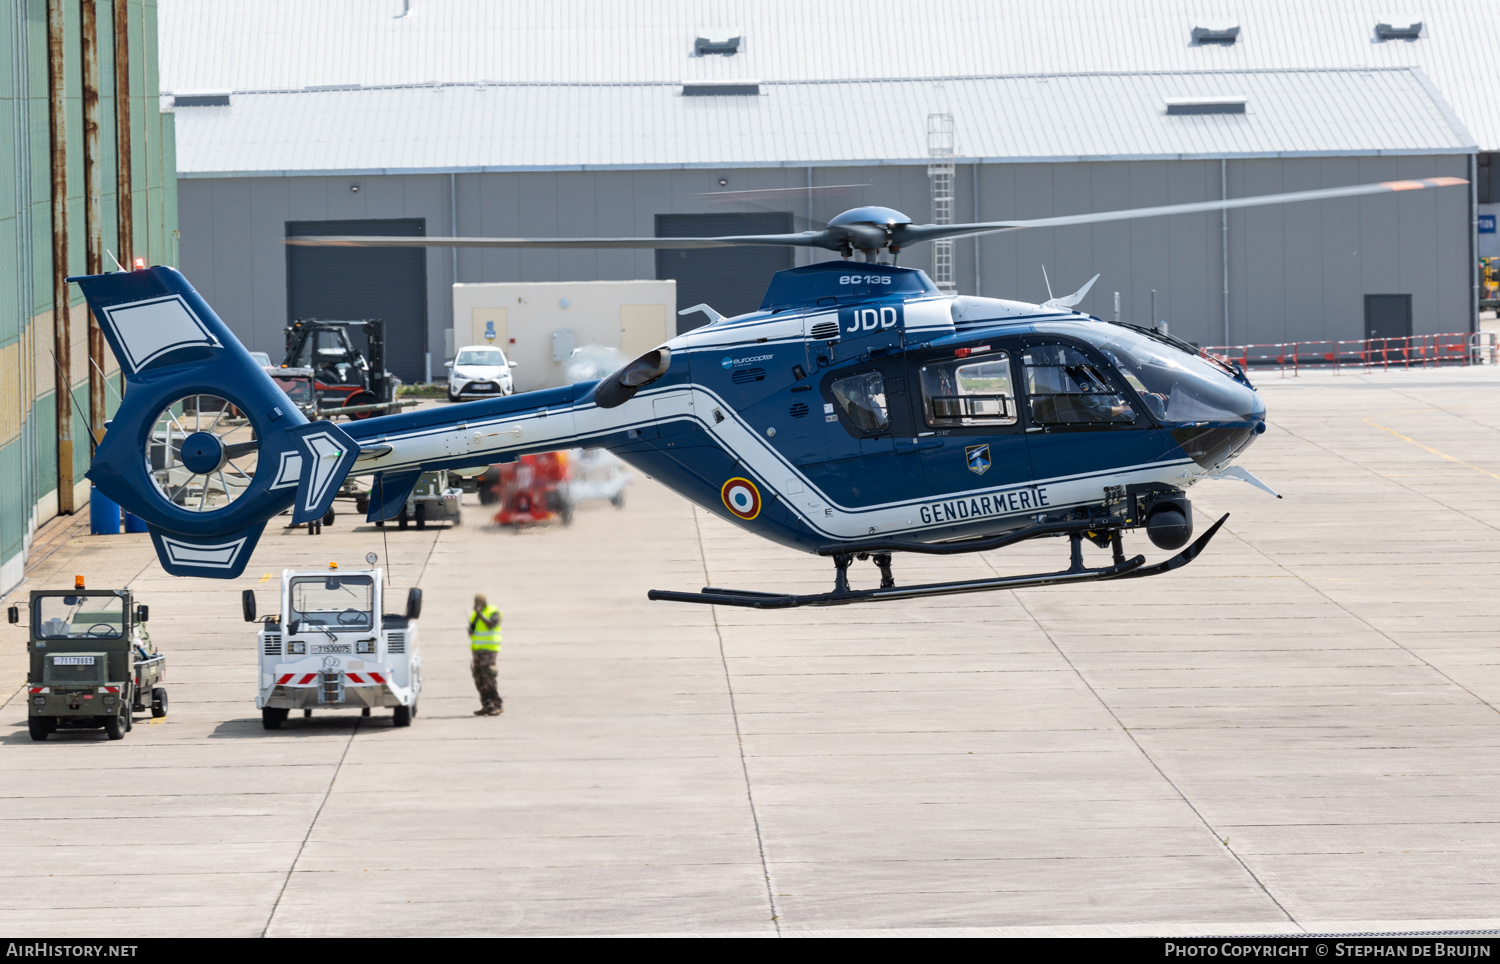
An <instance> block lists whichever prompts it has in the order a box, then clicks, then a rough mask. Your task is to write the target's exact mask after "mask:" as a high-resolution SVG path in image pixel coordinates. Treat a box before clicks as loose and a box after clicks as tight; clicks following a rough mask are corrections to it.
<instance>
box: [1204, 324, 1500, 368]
mask: <svg viewBox="0 0 1500 964" xmlns="http://www.w3.org/2000/svg"><path fill="white" fill-rule="evenodd" d="M1202 351H1203V352H1204V353H1205V354H1211V355H1216V356H1218V357H1219V358H1222V359H1224V360H1225V361H1229V362H1233V363H1234V364H1237V365H1239V366H1240V367H1241V368H1246V369H1257V370H1260V371H1265V370H1268V369H1271V370H1276V371H1280V372H1282V373H1283V374H1285V373H1286V372H1288V371H1290V372H1291V373H1292V374H1293V375H1296V374H1297V373H1298V372H1300V371H1301V370H1302V369H1304V368H1313V369H1322V368H1326V369H1332V370H1333V371H1334V372H1335V373H1337V372H1340V371H1343V370H1344V369H1346V368H1355V369H1359V370H1361V371H1366V372H1369V371H1376V370H1380V371H1389V370H1390V369H1392V368H1401V369H1407V368H1435V367H1438V366H1440V365H1494V364H1500V338H1497V336H1496V333H1495V332H1491V331H1479V332H1468V331H1459V332H1444V333H1442V334H1437V335H1412V336H1410V337H1407V338H1358V339H1348V340H1342V341H1333V340H1323V341H1289V342H1279V343H1270V344H1260V345H1210V346H1209V347H1207V348H1204V349H1202Z"/></svg>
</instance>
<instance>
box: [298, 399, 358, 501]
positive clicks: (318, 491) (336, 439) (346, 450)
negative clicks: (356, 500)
mask: <svg viewBox="0 0 1500 964" xmlns="http://www.w3.org/2000/svg"><path fill="white" fill-rule="evenodd" d="M287 436H288V440H289V442H290V443H291V447H292V451H293V452H295V453H296V454H295V455H294V456H291V457H289V460H290V459H300V464H299V465H298V466H297V467H296V469H295V471H296V472H297V501H296V502H294V503H293V504H292V525H301V524H302V523H304V522H316V521H318V520H320V519H322V518H323V516H325V515H327V514H328V509H329V508H330V507H331V506H332V505H333V499H334V497H335V496H337V495H338V494H339V487H340V486H342V485H343V484H344V477H345V476H346V475H348V474H349V470H350V469H351V468H353V467H354V460H355V459H357V458H359V443H358V442H356V441H354V439H352V438H350V437H349V433H347V432H345V431H344V430H343V429H341V428H339V427H338V426H337V425H335V424H333V423H332V422H328V421H323V422H309V423H308V424H306V425H299V426H297V427H296V428H293V429H290V430H288V432H287ZM288 470H289V471H290V467H289V469H288Z"/></svg>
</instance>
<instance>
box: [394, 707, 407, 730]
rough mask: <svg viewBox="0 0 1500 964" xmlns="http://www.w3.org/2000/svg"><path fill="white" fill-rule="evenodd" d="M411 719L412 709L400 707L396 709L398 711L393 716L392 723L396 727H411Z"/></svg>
mask: <svg viewBox="0 0 1500 964" xmlns="http://www.w3.org/2000/svg"><path fill="white" fill-rule="evenodd" d="M411 717H412V712H411V707H409V706H398V707H396V711H395V712H394V713H392V714H391V723H392V724H394V725H395V726H411Z"/></svg>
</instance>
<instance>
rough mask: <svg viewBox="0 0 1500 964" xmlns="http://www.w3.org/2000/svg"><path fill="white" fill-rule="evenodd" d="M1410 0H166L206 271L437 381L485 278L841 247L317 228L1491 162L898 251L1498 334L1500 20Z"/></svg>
mask: <svg viewBox="0 0 1500 964" xmlns="http://www.w3.org/2000/svg"><path fill="white" fill-rule="evenodd" d="M1387 7H1388V5H1387V4H1386V3H1384V2H1376V0H1341V2H1333V0H1296V2H1291V0H1285V2H1283V0H1261V2H1247V3H1241V4H1223V3H1216V2H1184V0H1074V2H1067V3H1046V4H1038V3H1035V2H1014V0H954V2H951V3H944V4H911V3H894V2H892V3H887V2H875V3H870V4H865V5H862V6H860V7H859V8H858V10H857V11H852V10H850V9H848V8H843V7H832V6H820V5H816V4H813V5H809V4H806V3H800V2H797V0H763V2H755V3H748V2H745V3H739V2H727V0H722V2H713V0H702V2H689V0H646V2H643V3H636V4H625V5H620V4H601V3H589V2H582V0H558V2H555V3H551V4H546V5H533V6H522V5H510V4H493V3H484V2H481V0H389V2H386V3H384V4H382V3H368V2H359V0H332V2H325V3H316V4H309V3H301V2H291V0H268V2H265V3H260V4H255V5H239V4H210V3H199V2H191V0H171V2H166V0H163V8H162V11H163V12H162V28H161V29H162V46H163V55H162V88H163V91H164V94H167V95H170V97H171V107H172V109H173V110H174V111H175V114H176V123H177V145H178V146H177V163H178V172H179V186H178V191H179V198H180V213H179V218H180V227H181V232H182V244H181V261H182V267H183V270H184V271H185V272H186V273H187V275H188V276H189V277H190V278H191V279H192V281H193V282H194V284H196V285H197V286H198V287H199V288H200V290H202V291H203V293H204V294H205V295H206V296H207V297H208V298H209V300H210V301H211V302H212V303H214V304H215V305H216V306H218V308H219V310H220V311H221V313H222V314H223V315H224V316H225V317H226V319H227V320H228V321H229V323H230V324H231V325H232V326H234V327H235V329H236V330H237V331H239V332H240V333H241V334H242V335H243V336H244V337H245V339H246V341H247V342H248V343H249V344H250V345H251V347H253V348H257V349H262V350H267V351H271V352H273V353H274V352H275V351H277V350H279V347H280V344H281V329H282V326H283V325H284V324H285V323H286V321H287V320H288V318H290V317H307V316H322V317H355V316H381V317H385V318H386V319H387V322H388V325H389V326H390V327H391V330H392V342H393V344H392V354H393V356H394V357H395V358H396V359H397V361H396V364H395V366H394V367H396V368H397V371H398V374H400V375H401V376H402V377H403V378H406V379H407V380H420V379H422V378H423V377H425V375H426V374H427V372H428V371H430V370H433V369H436V373H437V374H438V375H439V376H440V375H441V368H440V365H441V361H442V359H443V358H444V356H445V353H446V351H447V350H448V349H449V348H450V345H451V335H449V331H448V329H449V326H450V325H451V318H452V305H451V297H452V285H453V283H455V282H462V283H476V282H515V281H592V280H612V279H652V278H674V279H676V281H677V290H678V300H679V303H680V305H682V306H688V305H692V304H695V303H697V302H708V303H710V304H712V305H714V306H715V307H716V308H718V309H719V310H720V311H723V312H726V313H732V312H736V311H744V310H747V309H749V308H752V307H754V306H755V305H757V304H758V303H759V299H760V296H761V294H762V292H763V290H764V286H765V283H766V280H767V276H768V274H769V273H770V272H771V271H773V270H775V269H777V268H782V267H788V266H791V265H793V264H798V263H805V261H806V260H807V259H809V258H823V257H831V256H833V255H832V254H831V253H828V252H808V251H805V250H795V251H793V250H787V249H764V250H755V249H750V250H746V249H732V250H711V251H692V252H653V251H639V252H634V251H565V252H560V251H549V250H537V251H528V252H481V251H475V250H466V251H460V252H457V253H455V252H453V251H450V250H437V249H433V250H422V249H357V250H330V249H318V248H307V247H296V246H288V245H285V244H284V241H285V239H286V238H287V237H289V236H293V235H298V234H354V233H379V234H397V233H411V234H427V235H472V236H502V237H518V236H532V237H549V236H550V237H590V236H657V235H678V234H683V235H702V234H720V233H731V232H732V233H749V232H755V231H787V230H802V229H806V228H808V227H809V226H816V225H817V224H818V223H819V222H821V221H825V220H827V219H828V218H830V217H832V216H833V215H834V214H836V213H838V212H839V211H841V210H844V209H846V208H850V207H854V206H856V205H860V204H883V205H887V206H890V207H894V208H897V209H898V210H901V211H904V212H905V213H907V214H908V215H909V216H911V217H912V218H913V219H914V220H917V221H929V220H939V219H941V218H943V217H944V216H946V217H948V218H950V219H951V220H952V221H968V220H995V219H1001V218H1025V217H1044V216H1049V215H1056V214H1065V213H1077V212H1083V211H1091V210H1105V209H1111V208H1126V207H1142V206H1148V205H1157V204H1167V203H1175V202H1187V201H1198V200H1206V199H1213V198H1218V197H1221V196H1225V195H1227V196H1231V197H1233V196H1244V195H1250V194H1263V193H1277V192H1283V191H1295V190H1302V189H1310V188H1317V187H1331V186H1340V185H1346V184H1356V183H1362V182H1367V181H1377V180H1391V179H1402V178H1415V177H1430V176H1440V175H1448V176H1457V177H1462V178H1466V179H1468V180H1470V181H1471V182H1474V183H1472V184H1471V186H1470V187H1469V188H1467V189H1465V188H1445V189H1442V190H1436V191H1420V192H1409V193H1403V194H1397V195H1385V196H1380V197H1371V198H1363V199H1347V200H1337V201H1327V202H1319V203H1314V204H1303V205H1295V206H1287V207H1272V208H1260V209H1256V210H1246V211H1232V212H1229V213H1228V214H1227V216H1226V215H1220V214H1218V213H1212V214H1198V215H1182V216H1174V217H1171V218H1159V219H1151V220H1137V221H1131V222H1119V223H1106V224H1099V225H1093V226H1086V227H1069V228H1057V229H1045V230H1043V229H1036V230H1029V231H1024V232H1015V233H1009V234H1004V235H995V236H990V237H985V238H980V239H977V240H976V239H962V240H959V241H956V242H952V243H951V246H949V247H948V248H946V249H944V248H940V247H938V246H936V245H921V246H918V247H916V248H914V249H913V250H911V251H909V252H904V253H903V254H902V263H904V264H910V265H914V266H917V267H922V268H924V269H927V270H928V271H929V272H932V273H933V274H934V276H935V278H936V279H937V280H938V281H939V282H940V283H948V284H951V285H952V287H953V288H955V289H956V290H957V291H959V292H962V293H970V294H972V293H978V294H983V295H990V296H1003V297H1017V298H1023V299H1027V300H1036V301H1040V300H1044V299H1045V298H1046V287H1045V284H1044V281H1043V274H1042V268H1043V266H1045V267H1046V269H1047V272H1048V274H1049V275H1050V277H1051V279H1052V284H1053V286H1054V287H1055V288H1056V289H1058V292H1057V293H1059V294H1061V293H1063V291H1064V290H1069V291H1070V290H1073V289H1074V288H1077V287H1078V286H1080V285H1081V284H1082V283H1083V282H1084V281H1086V280H1087V279H1088V278H1089V277H1090V276H1092V275H1093V274H1094V273H1095V272H1099V273H1101V274H1102V275H1103V277H1102V278H1101V279H1100V281H1099V283H1098V284H1097V285H1096V286H1095V287H1094V289H1093V291H1092V292H1091V293H1090V295H1089V297H1088V299H1087V300H1086V301H1085V302H1084V303H1083V305H1082V307H1083V308H1084V309H1085V310H1088V311H1091V312H1093V313H1095V314H1097V315H1100V316H1102V317H1113V316H1114V315H1115V313H1116V308H1115V304H1116V293H1118V304H1119V309H1118V312H1119V316H1120V317H1122V318H1123V319H1125V320H1129V321H1137V322H1142V321H1147V320H1150V319H1151V318H1152V317H1153V304H1154V305H1155V312H1154V315H1155V317H1156V318H1158V319H1161V320H1166V321H1168V322H1169V323H1170V325H1171V329H1172V331H1173V333H1174V334H1178V335H1180V336H1182V337H1184V338H1187V339H1189V340H1192V341H1194V342H1198V343H1200V344H1206V345H1215V344H1225V343H1245V342H1280V341H1290V340H1302V339H1321V338H1358V337H1362V336H1363V335H1365V334H1366V333H1368V332H1370V331H1375V332H1376V333H1378V334H1402V333H1406V332H1418V333H1424V332H1449V331H1468V330H1470V329H1471V328H1472V327H1473V325H1474V323H1475V322H1474V319H1475V315H1476V300H1475V299H1476V287H1475V271H1474V264H1475V261H1476V258H1477V257H1478V256H1479V254H1480V244H1481V242H1483V241H1486V240H1488V236H1484V235H1478V234H1476V224H1477V223H1478V222H1479V220H1480V219H1479V218H1478V214H1479V213H1480V212H1481V210H1489V211H1493V208H1492V207H1491V208H1485V207H1483V206H1482V205H1488V204H1489V202H1490V200H1491V196H1490V193H1489V184H1488V178H1489V171H1490V167H1489V164H1488V161H1489V160H1490V158H1491V157H1492V156H1493V155H1492V154H1491V153H1489V152H1494V151H1500V87H1497V85H1495V84H1494V83H1493V82H1492V81H1491V79H1490V78H1488V77H1486V76H1485V72H1486V71H1487V70H1488V69H1489V68H1488V67H1487V62H1488V61H1487V58H1488V53H1487V50H1488V49H1491V48H1492V47H1493V45H1494V41H1495V40H1497V39H1500V38H1497V34H1500V21H1497V18H1495V17H1494V16H1493V7H1492V6H1490V5H1489V4H1488V3H1486V2H1484V0H1441V2H1439V0H1431V2H1427V3H1425V4H1419V5H1418V7H1419V8H1420V9H1419V11H1418V14H1417V15H1413V16H1411V17H1402V18H1393V17H1391V16H1390V14H1389V11H1388V9H1387ZM1393 20H1395V21H1399V22H1392V21H1393ZM1496 180H1497V182H1500V178H1497V179H1496ZM1496 187H1497V189H1500V183H1497V184H1496ZM1497 199H1500V198H1497ZM1497 253H1500V252H1497ZM935 261H937V262H938V263H936V264H935V263H934V262H935ZM699 320H700V318H698V317H695V318H692V319H684V320H683V322H682V324H684V325H695V324H697V323H699ZM445 336H447V337H445ZM512 336H515V337H528V335H525V334H518V333H516V332H512ZM534 337H536V338H538V339H545V338H548V337H549V333H547V332H537V333H535V335H534Z"/></svg>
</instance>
